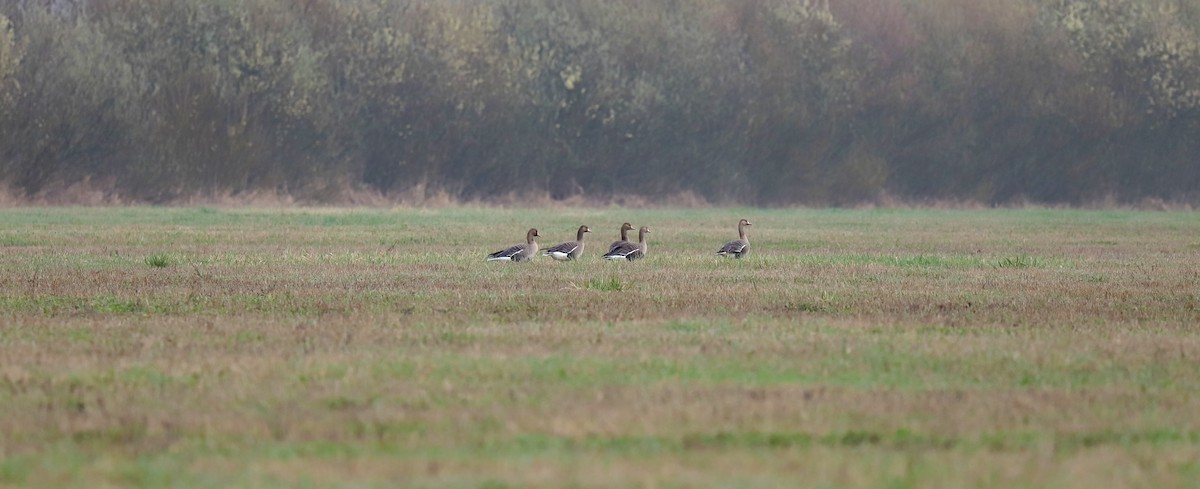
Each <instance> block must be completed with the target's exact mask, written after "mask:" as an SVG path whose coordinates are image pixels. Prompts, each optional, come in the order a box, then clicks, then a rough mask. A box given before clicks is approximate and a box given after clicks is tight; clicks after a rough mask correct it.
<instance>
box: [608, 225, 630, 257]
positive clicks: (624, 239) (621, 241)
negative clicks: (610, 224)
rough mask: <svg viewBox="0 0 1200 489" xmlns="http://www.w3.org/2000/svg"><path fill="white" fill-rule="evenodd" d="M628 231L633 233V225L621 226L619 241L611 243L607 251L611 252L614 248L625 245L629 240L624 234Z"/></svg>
mask: <svg viewBox="0 0 1200 489" xmlns="http://www.w3.org/2000/svg"><path fill="white" fill-rule="evenodd" d="M628 231H633V224H629V223H625V224H622V225H621V239H618V240H616V241H613V242H612V244H610V245H608V251H612V250H614V249H616V247H618V246H621V245H623V244H625V243H628V242H629V238H628V237H627V235H626V234H625V233H626V232H628Z"/></svg>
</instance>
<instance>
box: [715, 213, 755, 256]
mask: <svg viewBox="0 0 1200 489" xmlns="http://www.w3.org/2000/svg"><path fill="white" fill-rule="evenodd" d="M746 226H753V224H750V221H747V220H745V219H742V220H741V221H738V239H735V240H733V241H730V242H728V243H725V246H722V247H721V249H719V250H717V254H718V255H721V256H732V257H734V258H741V257H743V256H746V255H749V254H750V238H747V237H746Z"/></svg>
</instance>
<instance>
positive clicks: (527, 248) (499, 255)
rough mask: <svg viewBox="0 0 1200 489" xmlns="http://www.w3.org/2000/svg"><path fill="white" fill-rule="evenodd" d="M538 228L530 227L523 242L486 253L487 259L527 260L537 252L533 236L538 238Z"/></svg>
mask: <svg viewBox="0 0 1200 489" xmlns="http://www.w3.org/2000/svg"><path fill="white" fill-rule="evenodd" d="M541 236H542V235H540V234H538V230H537V229H534V228H530V229H529V232H528V233H525V244H519V245H512V246H510V247H508V248H505V249H503V250H500V251H497V252H495V253H492V254H490V255H488V257H487V261H529V260H532V259H533V257H534V255H536V254H537V251H538V244H537V241H534V240H533V238H539V237H541Z"/></svg>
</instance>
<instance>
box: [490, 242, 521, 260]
mask: <svg viewBox="0 0 1200 489" xmlns="http://www.w3.org/2000/svg"><path fill="white" fill-rule="evenodd" d="M522 251H525V247H524V246H522V245H513V246H510V247H508V248H505V249H503V250H500V251H497V252H495V253H492V254H490V255H488V258H487V259H488V261H492V260H513V259H520V258H519V257H518V256H517V255H519V254H520V253H521V252H522Z"/></svg>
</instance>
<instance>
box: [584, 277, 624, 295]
mask: <svg viewBox="0 0 1200 489" xmlns="http://www.w3.org/2000/svg"><path fill="white" fill-rule="evenodd" d="M625 287H627V285H625V284H623V283H621V277H618V276H616V275H609V276H608V278H593V279H591V280H588V282H587V288H589V289H594V290H599V291H603V292H617V291H621V290H625Z"/></svg>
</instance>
